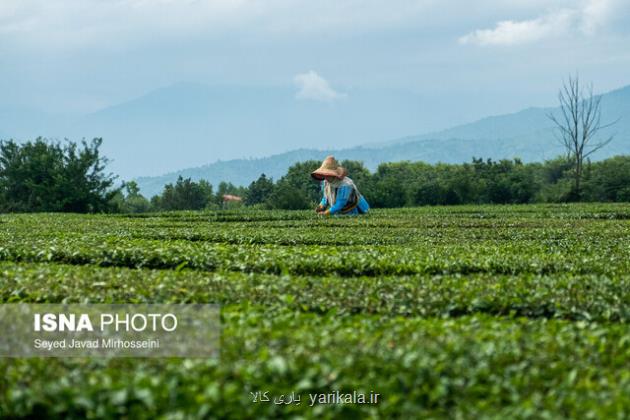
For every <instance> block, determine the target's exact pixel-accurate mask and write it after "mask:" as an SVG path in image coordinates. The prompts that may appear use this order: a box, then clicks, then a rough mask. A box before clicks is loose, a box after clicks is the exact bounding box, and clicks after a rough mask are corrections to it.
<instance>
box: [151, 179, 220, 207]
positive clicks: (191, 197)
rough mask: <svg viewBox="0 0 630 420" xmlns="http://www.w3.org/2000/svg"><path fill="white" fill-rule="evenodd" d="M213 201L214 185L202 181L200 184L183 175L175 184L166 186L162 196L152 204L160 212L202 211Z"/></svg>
mask: <svg viewBox="0 0 630 420" xmlns="http://www.w3.org/2000/svg"><path fill="white" fill-rule="evenodd" d="M211 199H212V185H210V184H209V183H208V182H207V181H205V180H201V181H199V182H198V183H197V182H194V181H192V180H191V179H190V178H186V179H184V178H183V177H182V176H181V175H180V176H179V177H178V178H177V181H176V182H175V184H174V185H173V184H167V185H165V186H164V191H163V192H162V195H161V196H160V197H158V198H152V199H151V202H152V203H153V205H154V206H156V207H157V208H158V209H160V210H166V211H171V210H201V209H203V208H205V207H206V205H207V204H208V202H209V201H210V200H211Z"/></svg>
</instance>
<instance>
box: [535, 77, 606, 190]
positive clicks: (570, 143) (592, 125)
mask: <svg viewBox="0 0 630 420" xmlns="http://www.w3.org/2000/svg"><path fill="white" fill-rule="evenodd" d="M558 98H559V99H560V112H559V115H558V116H556V115H554V114H553V113H551V112H550V113H548V114H547V117H549V119H551V121H553V123H554V124H555V125H556V128H557V129H558V133H557V134H558V135H557V138H558V140H559V141H560V143H561V144H562V145H563V146H564V148H565V150H566V152H567V158H568V159H569V161H571V162H572V164H573V181H574V184H573V191H572V196H573V198H574V199H576V200H579V199H580V196H581V193H582V185H581V181H582V174H583V170H584V161H585V160H586V158H588V157H589V156H590V155H592V154H593V153H594V152H596V151H597V150H599V149H601V148H602V147H604V146H606V145H607V144H608V143H610V142H611V141H612V139H613V137H614V136H609V137H607V138H605V139H603V140H599V141H598V138H599V134H600V131H602V130H603V129H605V128H608V127H610V126H612V125H614V124H615V123H616V122H617V121H618V120H617V121H613V122H612V123H609V124H602V121H601V120H602V110H601V100H602V97H601V96H594V95H593V85H592V84H590V85H588V86H587V87H586V90H585V89H583V88H582V87H581V86H580V80H579V78H578V76H576V77H575V78H572V77H569V81H568V82H565V83H564V84H563V86H562V89H560V92H559V94H558Z"/></svg>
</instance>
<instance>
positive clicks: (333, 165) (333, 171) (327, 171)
mask: <svg viewBox="0 0 630 420" xmlns="http://www.w3.org/2000/svg"><path fill="white" fill-rule="evenodd" d="M347 173H348V171H346V168H344V167H343V166H341V165H339V162H337V159H335V157H334V156H328V157H327V158H326V159H324V161H323V162H322V166H320V167H319V168H317V169H316V170H314V171H313V172H311V176H312V177H313V178H315V179H317V180H320V181H321V180H322V179H324V177H327V176H335V177H337V178H339V179H341V178H343V177H344V176H346V174H347Z"/></svg>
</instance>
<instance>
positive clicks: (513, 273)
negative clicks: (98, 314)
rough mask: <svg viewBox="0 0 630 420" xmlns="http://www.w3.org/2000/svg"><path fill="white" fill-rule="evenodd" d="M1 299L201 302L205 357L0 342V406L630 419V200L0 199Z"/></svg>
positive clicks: (37, 412)
mask: <svg viewBox="0 0 630 420" xmlns="http://www.w3.org/2000/svg"><path fill="white" fill-rule="evenodd" d="M11 302H41V303H43V302H54V303H58V302H67V303H77V302H83V303H134V302H138V303H188V302H196V303H217V304H220V305H221V307H222V313H221V319H222V337H221V349H220V350H221V357H220V358H218V359H212V360H206V359H176V358H172V359H139V358H136V359H124V358H118V359H98V358H93V359H88V358H74V359H71V358H66V359H35V358H34V359H7V358H5V359H0V417H5V416H7V417H21V416H47V417H64V418H67V417H75V418H83V417H89V418H102V417H109V418H116V417H126V418H134V419H135V418H160V417H162V418H182V419H184V418H278V417H298V418H299V417H303V418H312V417H318V418H365V417H368V418H369V417H372V418H396V417H398V418H462V419H463V418H580V419H599V418H606V419H626V418H629V417H630V205H621V204H618V205H612V204H611V205H603V204H589V205H585V204H580V205H528V206H461V207H434V208H417V209H398V210H375V211H373V212H371V214H369V215H367V216H363V217H351V218H329V219H322V218H320V217H318V216H316V215H315V214H313V213H312V212H267V211H246V210H243V211H225V212H198V213H190V212H182V213H168V214H152V215H139V216H118V215H88V216H86V215H63V214H33V215H0V303H11ZM336 390H339V391H341V392H350V393H352V392H353V391H358V392H365V393H369V392H370V391H373V392H377V393H379V394H380V395H381V397H380V399H379V401H378V404H364V405H359V404H315V405H314V406H312V407H310V406H309V405H310V403H309V400H308V395H309V393H329V392H333V391H336ZM256 391H263V392H264V391H268V392H269V395H270V396H272V397H273V396H274V395H280V394H289V393H291V392H295V393H299V394H300V395H301V396H302V402H301V404H300V405H297V404H289V405H276V404H274V403H273V402H271V403H260V402H259V403H253V402H252V398H251V395H250V392H256Z"/></svg>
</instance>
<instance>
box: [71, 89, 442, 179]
mask: <svg viewBox="0 0 630 420" xmlns="http://www.w3.org/2000/svg"><path fill="white" fill-rule="evenodd" d="M430 106H431V104H430V102H428V101H427V100H425V99H423V98H420V97H418V96H417V95H414V94H412V93H408V92H398V91H387V92H382V91H379V92H367V91H351V92H348V94H347V96H345V97H343V98H340V99H338V100H335V101H333V102H321V101H313V100H303V99H299V98H296V88H294V87H290V86H289V87H251V86H206V85H203V84H195V83H180V84H176V85H172V86H168V87H165V88H162V89H158V90H155V91H153V92H150V93H149V94H147V95H144V96H142V97H139V98H137V99H134V100H131V101H128V102H125V103H123V104H120V105H117V106H113V107H109V108H106V109H103V110H101V111H98V112H95V113H93V114H90V115H87V116H85V117H83V118H81V119H80V120H79V121H78V122H77V123H76V124H75V125H74V126H73V127H72V128H71V129H70V130H69V135H70V136H72V137H74V138H81V137H86V138H90V137H95V136H97V137H103V138H104V142H103V152H104V153H105V154H106V155H107V156H110V157H112V158H113V162H112V165H111V169H112V170H113V171H114V172H115V173H118V174H120V175H121V176H122V177H123V178H126V179H129V178H130V177H132V176H138V175H157V174H161V173H165V172H170V171H173V170H177V169H179V168H182V167H191V166H198V165H203V164H205V163H207V162H213V161H217V160H219V159H221V160H227V159H232V158H241V157H261V156H268V155H270V154H276V153H282V152H285V151H287V150H291V149H298V148H302V147H316V148H325V147H332V146H333V145H337V147H339V146H341V147H344V146H346V147H348V146H350V145H357V144H362V143H365V142H370V141H377V140H381V139H384V138H392V137H397V136H402V135H405V134H409V133H416V132H418V131H420V130H421V129H422V128H423V127H428V126H432V125H433V126H435V123H432V122H431V120H430V118H431V116H430V115H429V114H428V113H427V112H426V110H427V109H429V108H430ZM375 115H377V116H378V118H374V116H375ZM442 126H444V125H442Z"/></svg>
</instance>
